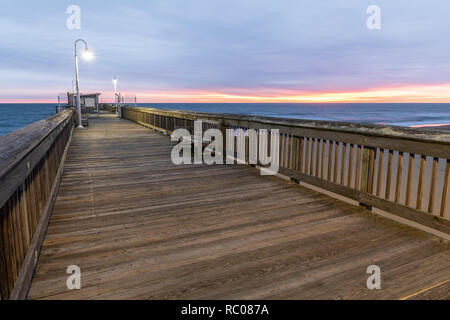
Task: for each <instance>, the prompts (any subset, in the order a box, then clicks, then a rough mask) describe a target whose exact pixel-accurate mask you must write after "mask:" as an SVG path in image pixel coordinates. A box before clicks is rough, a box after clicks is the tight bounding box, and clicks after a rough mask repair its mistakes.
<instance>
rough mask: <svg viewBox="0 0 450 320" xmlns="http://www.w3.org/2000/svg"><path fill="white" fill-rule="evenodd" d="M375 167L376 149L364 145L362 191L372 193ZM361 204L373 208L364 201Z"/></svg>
mask: <svg viewBox="0 0 450 320" xmlns="http://www.w3.org/2000/svg"><path fill="white" fill-rule="evenodd" d="M374 169H375V149H374V148H371V147H364V149H363V155H362V165H361V187H360V191H361V192H366V193H372V189H373V175H374ZM359 205H360V206H362V207H364V208H366V209H368V210H371V209H372V206H370V205H368V204H365V203H362V202H360V203H359Z"/></svg>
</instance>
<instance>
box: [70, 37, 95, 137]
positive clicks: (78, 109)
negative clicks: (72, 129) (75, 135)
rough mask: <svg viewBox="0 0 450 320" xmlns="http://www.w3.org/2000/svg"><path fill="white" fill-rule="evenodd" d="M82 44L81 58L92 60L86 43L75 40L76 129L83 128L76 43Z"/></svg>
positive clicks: (81, 40)
mask: <svg viewBox="0 0 450 320" xmlns="http://www.w3.org/2000/svg"><path fill="white" fill-rule="evenodd" d="M78 42H82V43H84V50H83V52H82V56H83V58H84V59H86V60H90V59H92V52H90V51H89V49H88V45H87V43H86V41H84V40H83V39H78V40H75V44H74V47H75V82H76V89H77V113H78V128H83V125H82V124H81V105H80V84H79V80H78V54H77V43H78Z"/></svg>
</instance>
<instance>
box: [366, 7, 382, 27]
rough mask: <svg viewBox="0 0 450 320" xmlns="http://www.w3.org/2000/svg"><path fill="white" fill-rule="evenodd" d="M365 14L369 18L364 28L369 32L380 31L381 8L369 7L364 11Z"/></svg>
mask: <svg viewBox="0 0 450 320" xmlns="http://www.w3.org/2000/svg"><path fill="white" fill-rule="evenodd" d="M366 13H367V14H370V16H369V17H368V18H367V21H366V26H367V29H369V30H380V29H381V8H380V7H379V6H377V5H374V4H372V5H370V6H368V7H367V10H366Z"/></svg>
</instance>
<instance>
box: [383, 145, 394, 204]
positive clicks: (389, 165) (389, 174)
mask: <svg viewBox="0 0 450 320" xmlns="http://www.w3.org/2000/svg"><path fill="white" fill-rule="evenodd" d="M393 154H394V152H393V151H392V150H388V163H387V175H386V192H385V194H384V198H385V199H387V200H389V199H390V197H391V182H392V181H391V180H392V160H393Z"/></svg>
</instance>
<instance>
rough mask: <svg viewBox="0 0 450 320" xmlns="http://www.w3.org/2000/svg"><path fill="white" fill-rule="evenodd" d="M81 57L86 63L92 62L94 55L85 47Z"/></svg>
mask: <svg viewBox="0 0 450 320" xmlns="http://www.w3.org/2000/svg"><path fill="white" fill-rule="evenodd" d="M81 55H82V56H83V59H85V60H87V61H89V60H92V59H93V58H94V54H93V53H92V51H90V50H89V49H88V48H87V47H86V49H84V50H83V52H82V53H81Z"/></svg>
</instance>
